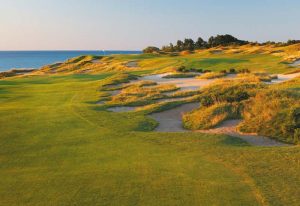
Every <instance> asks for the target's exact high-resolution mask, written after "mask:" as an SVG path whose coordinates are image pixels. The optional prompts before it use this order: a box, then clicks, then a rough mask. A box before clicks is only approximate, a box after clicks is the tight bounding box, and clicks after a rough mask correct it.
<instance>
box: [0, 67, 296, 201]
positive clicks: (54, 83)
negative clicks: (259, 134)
mask: <svg viewBox="0 0 300 206" xmlns="http://www.w3.org/2000/svg"><path fill="white" fill-rule="evenodd" d="M137 73H139V72H137ZM137 73H134V74H137ZM132 77H134V76H132V75H125V76H124V75H114V74H113V73H102V74H97V75H90V74H72V75H50V76H48V75H45V76H36V77H23V78H11V79H6V80H1V81H0V105H1V107H0V131H1V135H0V145H1V151H0V177H1V178H0V205H30V206H32V205H251V206H252V205H298V204H299V201H300V199H299V192H300V191H299V182H300V175H299V171H300V165H299V159H300V149H299V146H291V147H275V148H274V147H273V148H268V147H253V146H250V145H248V144H247V143H245V142H243V141H241V140H239V139H237V138H232V137H229V136H225V135H208V134H201V133H185V134H184V135H183V134H182V133H156V132H151V129H153V127H154V126H155V124H154V123H153V121H152V120H151V119H149V118H148V117H147V116H145V115H144V114H143V113H140V112H129V113H112V112H107V111H105V110H104V109H103V107H101V106H97V105H96V102H97V101H98V100H99V98H100V97H101V96H105V95H106V94H105V93H106V91H105V89H106V88H107V86H108V85H112V84H116V83H121V82H126V79H128V78H132ZM280 87H281V89H288V90H293V91H298V90H299V84H298V81H292V83H291V82H289V83H286V84H282V85H281V86H280ZM132 89H135V88H132ZM137 89H139V88H137ZM129 91H130V90H129ZM180 95H181V94H180ZM257 98H260V97H257ZM261 98H263V97H261ZM250 104H255V102H253V103H250ZM253 112H255V111H253Z"/></svg>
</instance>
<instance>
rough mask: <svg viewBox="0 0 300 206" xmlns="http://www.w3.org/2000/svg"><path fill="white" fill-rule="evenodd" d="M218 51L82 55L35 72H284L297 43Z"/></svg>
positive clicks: (299, 52) (298, 53)
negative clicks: (180, 68)
mask: <svg viewBox="0 0 300 206" xmlns="http://www.w3.org/2000/svg"><path fill="white" fill-rule="evenodd" d="M217 49H218V51H221V53H213V52H212V51H211V49H209V50H200V51H197V52H195V53H192V54H187V55H180V54H178V55H177V56H176V55H175V54H141V55H115V56H110V57H96V56H86V57H77V58H73V59H71V60H69V61H66V62H65V63H62V64H54V65H49V66H45V67H43V69H42V70H41V71H38V72H35V73H36V74H43V73H47V74H54V73H64V74H74V73H75V74H76V73H93V74H96V73H101V72H111V71H158V72H163V71H172V70H174V68H176V67H179V66H185V67H186V68H187V69H190V68H198V69H203V70H212V71H222V70H227V71H229V69H232V68H234V69H236V70H242V69H248V70H250V71H263V72H269V73H286V72H291V71H294V70H295V68H293V67H291V66H289V64H288V63H287V62H292V61H293V60H295V59H298V58H300V44H296V45H292V46H288V47H272V46H250V45H246V46H242V47H224V48H217ZM132 61H134V62H136V63H137V64H138V67H130V66H127V65H128V62H132Z"/></svg>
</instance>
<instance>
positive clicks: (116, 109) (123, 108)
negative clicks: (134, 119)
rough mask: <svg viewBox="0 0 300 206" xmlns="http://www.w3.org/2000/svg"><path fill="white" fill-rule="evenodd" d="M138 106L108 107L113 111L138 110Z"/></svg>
mask: <svg viewBox="0 0 300 206" xmlns="http://www.w3.org/2000/svg"><path fill="white" fill-rule="evenodd" d="M136 108H137V107H125V106H124V107H111V108H108V109H107V110H108V111H111V112H131V111H134V110H136Z"/></svg>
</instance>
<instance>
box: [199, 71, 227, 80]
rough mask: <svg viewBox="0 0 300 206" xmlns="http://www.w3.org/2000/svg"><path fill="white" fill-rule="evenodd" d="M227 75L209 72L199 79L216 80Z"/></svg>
mask: <svg viewBox="0 0 300 206" xmlns="http://www.w3.org/2000/svg"><path fill="white" fill-rule="evenodd" d="M225 76H226V73H221V72H207V73H204V74H203V75H201V76H198V77H197V78H198V79H216V78H221V77H225Z"/></svg>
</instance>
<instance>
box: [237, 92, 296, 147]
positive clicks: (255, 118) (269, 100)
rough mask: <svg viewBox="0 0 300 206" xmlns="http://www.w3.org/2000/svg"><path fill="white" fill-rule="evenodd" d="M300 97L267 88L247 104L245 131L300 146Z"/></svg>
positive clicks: (242, 126)
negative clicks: (299, 144)
mask: <svg viewBox="0 0 300 206" xmlns="http://www.w3.org/2000/svg"><path fill="white" fill-rule="evenodd" d="M299 100H300V96H299V94H298V93H296V92H294V91H287V90H282V89H267V90H264V91H262V92H259V93H257V94H256V96H255V97H253V98H251V99H250V100H249V101H247V102H246V103H245V104H244V109H243V113H242V116H243V118H244V121H243V122H242V123H241V125H240V126H239V129H240V130H241V131H243V132H254V133H258V134H260V135H265V136H269V137H273V138H276V139H278V140H281V141H285V142H290V143H299V141H300V137H299V134H298V132H299V131H298V130H299V128H300V101H299Z"/></svg>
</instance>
